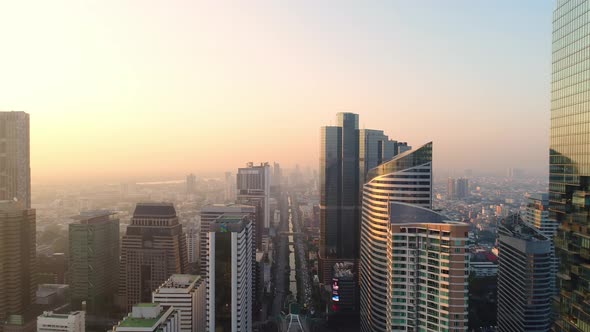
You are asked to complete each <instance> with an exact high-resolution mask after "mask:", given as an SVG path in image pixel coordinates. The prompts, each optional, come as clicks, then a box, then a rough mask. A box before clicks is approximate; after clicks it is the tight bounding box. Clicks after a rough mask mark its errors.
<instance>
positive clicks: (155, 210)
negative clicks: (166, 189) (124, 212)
mask: <svg viewBox="0 0 590 332" xmlns="http://www.w3.org/2000/svg"><path fill="white" fill-rule="evenodd" d="M142 217H143V218H154V217H156V218H174V217H176V209H175V208H174V204H172V203H164V202H162V203H137V205H136V206H135V211H134V212H133V218H142Z"/></svg>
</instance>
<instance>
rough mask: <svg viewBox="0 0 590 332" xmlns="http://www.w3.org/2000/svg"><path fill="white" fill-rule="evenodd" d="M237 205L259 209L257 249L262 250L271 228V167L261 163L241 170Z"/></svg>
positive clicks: (238, 177)
mask: <svg viewBox="0 0 590 332" xmlns="http://www.w3.org/2000/svg"><path fill="white" fill-rule="evenodd" d="M236 203H240V204H246V205H252V206H256V207H257V211H256V222H255V228H256V248H257V249H258V250H262V249H263V248H262V239H263V238H264V237H266V236H267V235H268V229H269V227H270V217H271V216H270V166H269V165H268V163H261V164H260V166H254V164H253V163H251V162H250V163H248V164H247V167H245V168H239V169H238V175H237V200H236Z"/></svg>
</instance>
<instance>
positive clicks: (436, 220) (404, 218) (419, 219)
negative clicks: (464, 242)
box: [389, 202, 452, 224]
mask: <svg viewBox="0 0 590 332" xmlns="http://www.w3.org/2000/svg"><path fill="white" fill-rule="evenodd" d="M389 221H390V222H391V223H392V224H416V223H429V224H443V223H452V221H450V220H449V218H448V217H446V216H444V215H442V214H440V213H438V212H436V211H433V210H430V209H427V208H424V207H421V206H416V205H413V204H407V203H400V202H390V203H389Z"/></svg>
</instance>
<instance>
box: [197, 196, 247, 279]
mask: <svg viewBox="0 0 590 332" xmlns="http://www.w3.org/2000/svg"><path fill="white" fill-rule="evenodd" d="M223 215H228V216H239V217H242V216H250V218H251V219H256V207H254V206H250V205H243V204H212V205H207V206H204V207H203V208H201V241H200V244H199V245H200V250H199V255H200V266H199V273H200V275H201V276H203V277H205V278H207V277H208V276H209V274H208V272H207V269H208V262H209V227H210V225H211V224H212V223H213V222H214V221H215V219H217V218H219V217H221V216H223Z"/></svg>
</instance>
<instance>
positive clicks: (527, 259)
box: [498, 215, 553, 332]
mask: <svg viewBox="0 0 590 332" xmlns="http://www.w3.org/2000/svg"><path fill="white" fill-rule="evenodd" d="M498 235H499V236H498V243H499V250H500V255H499V264H498V332H519V331H538V332H547V331H549V329H550V327H551V297H552V296H553V292H552V290H551V285H552V281H551V279H552V278H553V270H552V269H553V267H552V265H553V253H552V250H553V247H552V245H551V240H550V239H549V238H547V237H546V236H544V235H543V234H541V232H539V230H537V229H535V228H534V227H531V226H529V225H527V224H525V223H524V222H523V221H522V220H521V219H520V217H519V216H518V215H511V216H508V217H506V218H504V219H503V220H502V221H501V222H500V225H499V227H498Z"/></svg>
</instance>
